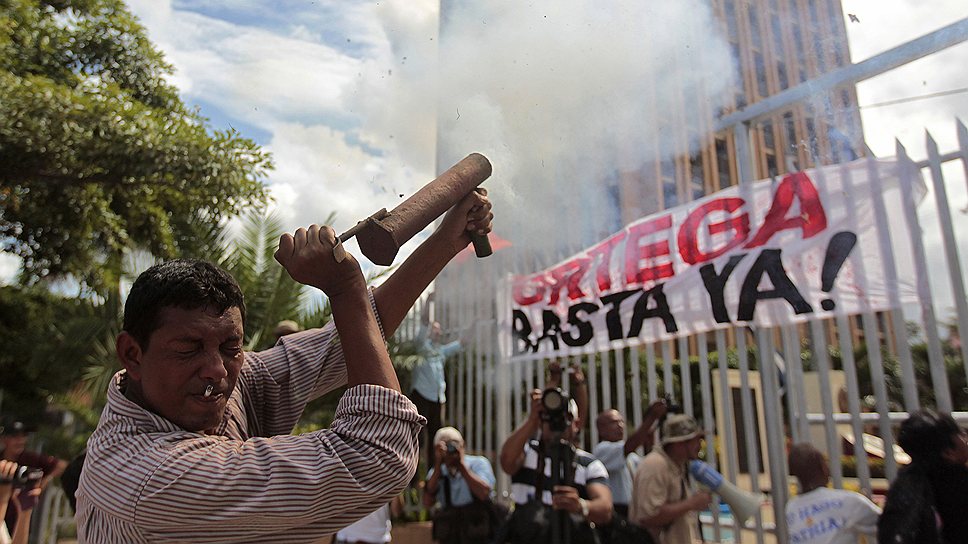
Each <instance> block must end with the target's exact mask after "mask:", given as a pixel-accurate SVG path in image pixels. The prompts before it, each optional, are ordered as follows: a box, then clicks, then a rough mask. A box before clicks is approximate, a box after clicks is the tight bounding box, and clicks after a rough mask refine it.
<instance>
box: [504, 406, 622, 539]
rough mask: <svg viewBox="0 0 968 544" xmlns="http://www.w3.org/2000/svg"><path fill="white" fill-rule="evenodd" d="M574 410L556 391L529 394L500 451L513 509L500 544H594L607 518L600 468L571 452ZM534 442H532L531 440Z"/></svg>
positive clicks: (608, 499)
mask: <svg viewBox="0 0 968 544" xmlns="http://www.w3.org/2000/svg"><path fill="white" fill-rule="evenodd" d="M577 420H578V405H577V403H575V401H573V400H571V399H569V398H568V397H567V395H565V394H564V393H562V391H561V390H560V389H546V390H545V391H544V392H542V391H539V390H537V389H535V390H534V391H532V392H531V412H530V413H529V414H528V418H527V419H526V420H525V421H524V422H523V423H522V424H521V425H519V426H518V428H517V429H515V430H514V432H512V433H511V435H510V436H509V437H508V439H507V440H506V441H505V442H504V445H503V446H502V447H501V457H500V458H501V468H502V469H503V470H504V471H505V472H507V473H508V474H510V475H511V493H512V496H513V498H514V502H515V504H516V508H515V510H514V513H513V514H512V516H511V519H510V520H509V522H508V526H507V530H506V531H505V533H506V534H505V535H504V537H503V539H502V540H501V542H511V543H517V542H528V543H529V544H532V543H534V542H550V543H552V544H559V543H561V542H565V543H567V542H574V543H576V544H578V543H586V542H592V543H594V542H597V541H598V535H597V533H596V531H595V529H594V526H595V525H605V524H607V523H608V522H609V521H610V520H611V517H612V493H611V491H610V490H609V489H608V485H607V484H606V482H607V481H608V471H607V470H605V465H603V464H602V463H601V462H600V461H598V460H597V459H595V458H594V457H593V456H592V455H591V454H590V453H588V452H586V451H583V450H580V449H576V448H575V447H574V446H573V445H572V439H573V437H574V436H575V435H576V434H577V433H578V430H579V429H578V424H577ZM535 437H537V439H536V440H535V439H534V438H535Z"/></svg>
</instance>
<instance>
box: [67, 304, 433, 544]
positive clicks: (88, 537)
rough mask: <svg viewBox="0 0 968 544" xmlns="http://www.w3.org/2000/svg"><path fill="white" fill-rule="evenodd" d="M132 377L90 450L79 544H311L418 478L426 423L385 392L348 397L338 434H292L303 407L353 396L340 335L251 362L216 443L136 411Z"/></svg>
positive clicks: (313, 334) (250, 356)
mask: <svg viewBox="0 0 968 544" xmlns="http://www.w3.org/2000/svg"><path fill="white" fill-rule="evenodd" d="M371 302H372V299H371ZM123 373H124V372H123V371H122V372H119V373H118V374H117V375H115V377H114V381H113V383H112V386H111V387H109V388H108V402H107V406H106V407H105V408H104V412H103V413H102V414H101V421H100V422H99V424H98V427H97V429H96V430H95V432H94V434H93V435H91V438H90V439H89V440H88V455H87V460H86V461H85V466H84V470H83V473H82V475H81V482H80V487H79V489H78V492H77V516H76V517H77V528H78V539H79V541H80V542H96V543H102V542H103V543H108V542H118V543H120V542H124V543H139V542H192V543H196V542H197V543H205V542H314V541H318V540H319V539H321V538H322V537H323V536H325V535H328V534H332V533H335V532H336V531H338V530H339V529H341V528H343V527H345V526H346V525H349V524H350V523H352V522H353V521H355V520H357V519H359V518H361V517H363V516H364V515H366V514H368V513H370V512H372V511H373V510H375V509H377V508H378V507H380V506H381V505H383V504H386V503H387V502H388V501H389V500H390V499H391V498H392V497H393V496H395V495H396V494H397V493H399V492H400V490H402V489H403V488H404V487H405V486H406V485H407V483H409V481H410V478H411V477H412V475H413V473H414V471H415V470H416V465H417V447H418V443H417V434H418V432H419V431H420V429H421V427H422V425H423V424H424V423H425V421H426V420H425V419H424V418H423V417H421V416H420V415H419V414H418V413H417V410H416V408H415V407H414V405H413V404H412V403H411V402H410V400H409V399H407V398H406V397H405V396H403V395H401V394H400V393H397V392H396V391H393V390H390V389H386V388H383V387H379V386H376V385H360V386H356V387H353V388H350V389H349V390H347V391H346V393H345V394H344V395H343V397H342V399H341V400H340V402H339V405H338V406H337V409H336V415H335V418H334V420H333V424H332V426H331V427H330V428H329V429H324V430H320V431H316V432H313V433H307V434H303V435H298V436H290V435H288V434H287V433H289V432H291V431H292V428H293V426H294V425H295V424H296V422H297V421H298V419H299V417H300V415H301V414H302V411H303V408H304V407H305V405H306V403H307V402H308V401H310V400H312V399H314V398H317V397H319V396H320V395H323V394H325V393H327V392H328V391H331V390H333V389H335V388H337V387H339V386H341V385H343V384H345V383H346V368H345V362H344V360H343V352H342V348H341V346H340V344H339V341H338V337H337V335H336V330H335V328H334V327H333V324H332V323H330V324H329V325H328V326H327V327H325V328H323V329H315V330H310V331H305V332H302V333H297V334H293V335H289V336H286V337H284V338H283V339H282V340H281V342H280V343H279V344H277V345H276V346H274V347H273V348H271V349H268V350H266V351H262V352H259V353H246V354H245V364H244V365H243V368H242V372H241V374H240V376H239V382H238V386H237V387H236V389H235V391H233V393H232V395H231V397H230V398H229V401H228V404H227V406H226V412H225V417H224V419H223V422H222V424H221V426H220V427H219V433H218V434H216V435H204V434H201V433H194V432H188V431H185V430H183V429H181V428H179V427H177V426H176V425H174V424H173V423H171V422H170V421H168V420H166V419H164V418H162V417H161V416H158V415H157V414H154V413H152V412H149V411H147V410H145V409H143V408H141V407H140V406H138V405H136V404H134V403H133V402H131V401H130V400H128V399H127V398H125V396H124V394H123V393H122V392H121V390H120V388H119V386H120V383H121V379H122V377H123Z"/></svg>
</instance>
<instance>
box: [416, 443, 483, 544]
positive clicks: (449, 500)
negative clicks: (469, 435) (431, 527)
mask: <svg viewBox="0 0 968 544" xmlns="http://www.w3.org/2000/svg"><path fill="white" fill-rule="evenodd" d="M433 446H434V449H435V451H436V454H437V455H436V459H437V461H436V463H435V464H434V466H433V468H431V469H430V470H429V471H428V472H427V481H426V484H425V486H424V494H423V503H424V506H427V507H428V508H429V507H432V506H433V505H434V504H439V505H440V509H441V510H451V509H455V508H461V507H464V506H468V505H470V504H471V503H473V502H475V500H477V501H489V500H491V490H492V489H494V482H495V479H494V470H493V469H492V468H491V462H490V461H488V460H487V458H486V457H481V456H478V455H467V454H465V453H464V437H463V436H461V434H460V431H458V430H457V429H455V428H453V427H443V428H441V429H439V430H438V431H437V433H436V434H434V442H433ZM456 525H457V526H461V525H467V523H462V522H460V521H458V522H457V523H456ZM436 538H440V539H441V543H440V544H467V543H470V542H472V541H476V540H474V539H472V538H469V536H468V535H467V534H462V533H461V531H452V534H451V535H450V538H445V537H441V536H439V535H437V536H436Z"/></svg>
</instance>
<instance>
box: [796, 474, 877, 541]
mask: <svg viewBox="0 0 968 544" xmlns="http://www.w3.org/2000/svg"><path fill="white" fill-rule="evenodd" d="M880 514H881V509H880V508H878V507H877V505H875V504H874V503H872V502H871V501H870V499H868V498H867V497H865V496H863V495H861V494H860V493H855V492H853V491H845V490H843V489H830V488H826V487H819V488H817V489H814V490H813V491H809V492H807V493H804V494H802V495H798V496H796V497H794V498H793V499H791V500H790V502H788V503H787V506H786V518H787V528H788V529H789V532H790V544H855V543H856V542H863V541H862V540H860V537H861V536H867V537H868V538H867V542H869V543H871V544H873V543H875V542H877V518H878V516H880Z"/></svg>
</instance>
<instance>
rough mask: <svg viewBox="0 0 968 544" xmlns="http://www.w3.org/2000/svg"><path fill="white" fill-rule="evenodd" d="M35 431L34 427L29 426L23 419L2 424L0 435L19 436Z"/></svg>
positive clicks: (0, 425)
mask: <svg viewBox="0 0 968 544" xmlns="http://www.w3.org/2000/svg"><path fill="white" fill-rule="evenodd" d="M33 431H34V430H33V428H31V427H28V426H27V424H26V423H24V422H23V421H10V422H4V423H3V424H0V435H2V436H17V435H23V434H28V433H31V432H33Z"/></svg>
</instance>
